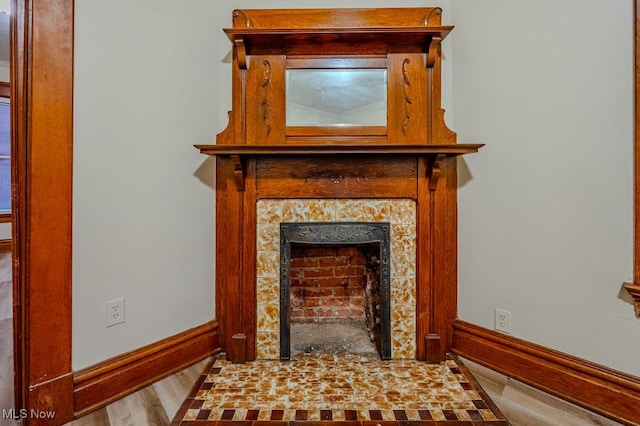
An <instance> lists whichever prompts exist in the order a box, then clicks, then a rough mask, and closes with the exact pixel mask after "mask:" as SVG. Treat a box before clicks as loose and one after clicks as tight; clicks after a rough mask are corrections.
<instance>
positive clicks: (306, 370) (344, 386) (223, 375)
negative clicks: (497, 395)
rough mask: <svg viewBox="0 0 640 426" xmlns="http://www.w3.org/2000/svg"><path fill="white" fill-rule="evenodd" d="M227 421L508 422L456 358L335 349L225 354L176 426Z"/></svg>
mask: <svg viewBox="0 0 640 426" xmlns="http://www.w3.org/2000/svg"><path fill="white" fill-rule="evenodd" d="M329 377H331V378H332V380H328V378H329ZM362 379H364V381H363V380H362ZM328 381H329V382H330V383H327V382H328ZM323 383H324V384H323ZM418 388H419V389H420V392H416V389H418ZM227 423H228V424H230V425H234V426H237V425H240V424H243V425H246V426H259V425H264V426H267V425H273V426H276V425H278V426H283V425H290V426H293V425H297V424H299V425H301V426H302V425H304V426H312V425H318V426H320V425H323V426H325V425H326V426H329V425H330V426H339V425H344V426H374V425H377V426H393V425H403V426H422V425H424V426H427V425H437V424H446V425H450V426H451V425H501V426H507V425H509V423H508V421H507V420H506V419H505V418H504V416H503V415H502V413H501V412H500V411H499V410H498V408H497V407H496V406H495V404H494V403H493V402H492V401H491V400H490V399H489V397H488V396H487V394H486V393H485V392H484V390H483V389H482V388H481V387H480V385H479V384H478V383H477V382H476V380H475V379H474V378H473V376H472V375H471V374H470V373H469V371H468V370H467V369H466V367H464V365H463V364H462V362H461V361H460V360H459V359H457V358H456V357H455V356H451V357H450V359H448V360H447V361H446V362H444V363H442V364H440V365H437V366H430V365H428V364H425V363H422V362H419V361H412V360H406V361H379V360H372V359H371V357H370V356H361V355H329V354H324V355H314V354H302V355H299V356H296V358H295V359H294V360H292V361H288V362H280V361H254V362H249V363H246V364H231V363H230V362H228V361H226V360H225V359H224V356H221V357H219V358H218V359H216V360H214V361H212V363H211V364H210V365H209V366H208V367H207V368H206V369H205V371H204V373H203V374H202V375H201V376H200V378H199V380H198V381H197V383H196V384H195V385H194V388H193V390H192V392H191V394H190V395H189V397H188V398H187V399H186V400H185V402H184V403H183V404H182V406H181V407H180V409H179V410H178V413H177V414H176V417H175V419H174V420H173V422H172V425H174V426H188V425H193V426H205V425H218V426H224V425H225V424H227Z"/></svg>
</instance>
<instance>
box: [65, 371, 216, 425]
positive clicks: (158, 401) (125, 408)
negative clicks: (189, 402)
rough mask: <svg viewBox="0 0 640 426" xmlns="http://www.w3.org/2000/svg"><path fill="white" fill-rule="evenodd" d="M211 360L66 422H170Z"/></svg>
mask: <svg viewBox="0 0 640 426" xmlns="http://www.w3.org/2000/svg"><path fill="white" fill-rule="evenodd" d="M209 362H210V359H206V360H204V361H201V362H199V363H197V364H195V365H192V366H191V367H189V368H186V369H184V370H182V371H179V372H178V373H176V374H174V375H172V376H169V377H167V378H166V379H164V380H160V381H159V382H156V383H154V384H153V385H150V386H147V387H146V388H143V389H141V390H139V391H138V392H136V393H134V394H131V395H129V396H127V397H124V398H122V399H121V400H119V401H116V402H114V403H112V404H110V405H108V406H106V407H105V408H102V409H100V410H98V411H95V412H93V413H91V414H89V415H87V416H84V417H81V418H79V419H77V420H74V421H72V422H70V423H67V425H71V426H163V425H168V424H169V423H171V420H172V419H173V417H174V416H175V414H176V413H177V412H178V408H180V405H181V404H182V403H183V402H184V400H185V399H186V398H187V395H188V394H189V392H190V391H191V388H192V387H193V385H194V384H195V383H196V381H197V379H198V377H200V374H202V372H203V371H204V369H205V368H206V366H207V364H209Z"/></svg>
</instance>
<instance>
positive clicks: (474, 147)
mask: <svg viewBox="0 0 640 426" xmlns="http://www.w3.org/2000/svg"><path fill="white" fill-rule="evenodd" d="M194 146H195V147H196V148H197V149H199V150H200V153H201V154H204V155H214V156H216V155H217V156H227V157H229V158H231V162H232V163H233V164H234V175H235V184H236V188H237V189H238V190H239V191H244V188H245V176H246V159H247V158H251V157H264V156H290V155H304V156H311V157H314V156H328V155H340V156H344V155H352V156H356V155H366V156H372V155H373V156H375V155H385V156H394V155H401V156H406V155H412V156H424V155H430V156H434V161H433V162H432V163H431V167H430V168H429V170H428V171H427V177H428V179H429V189H430V190H431V191H434V190H435V189H436V188H437V185H438V179H439V177H440V165H441V163H442V160H444V159H445V158H446V157H448V156H456V155H463V154H471V153H474V152H478V149H480V148H482V147H483V146H484V144H440V145H435V144H432V145H362V144H340V145H326V144H325V145H306V144H305V145H194Z"/></svg>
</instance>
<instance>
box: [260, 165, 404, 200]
mask: <svg viewBox="0 0 640 426" xmlns="http://www.w3.org/2000/svg"><path fill="white" fill-rule="evenodd" d="M416 177H417V161H416V158H415V157H383V158H380V157H377V158H376V157H367V156H359V157H358V156H356V157H344V156H342V157H338V156H326V157H322V158H319V157H315V158H313V157H274V158H261V159H258V163H257V179H258V181H257V188H258V198H343V197H350V198H413V199H415V198H416V197H417V184H416Z"/></svg>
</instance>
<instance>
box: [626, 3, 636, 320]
mask: <svg viewBox="0 0 640 426" xmlns="http://www.w3.org/2000/svg"><path fill="white" fill-rule="evenodd" d="M638 1H639V0H635V1H634V2H633V7H634V9H633V16H634V22H635V25H634V38H633V42H634V50H633V51H634V69H635V75H634V78H635V85H634V114H633V120H634V125H633V131H634V143H633V146H634V175H633V176H634V177H633V183H634V216H635V218H634V224H635V230H634V234H633V235H634V255H633V282H632V283H625V284H624V288H625V289H626V290H627V291H628V292H629V294H630V295H631V297H633V301H634V303H633V305H634V308H635V312H636V317H638V318H640V6H638Z"/></svg>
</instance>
